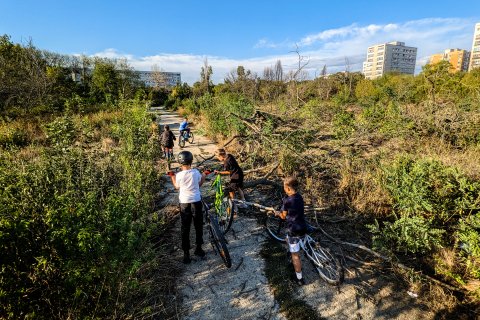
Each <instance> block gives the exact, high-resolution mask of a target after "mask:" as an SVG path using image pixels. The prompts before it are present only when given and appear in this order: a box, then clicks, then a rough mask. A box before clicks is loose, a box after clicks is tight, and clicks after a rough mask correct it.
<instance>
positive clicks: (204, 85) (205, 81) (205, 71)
mask: <svg viewBox="0 0 480 320" xmlns="http://www.w3.org/2000/svg"><path fill="white" fill-rule="evenodd" d="M212 73H213V71H212V66H210V65H208V59H207V58H205V60H204V61H203V67H202V69H201V70H200V89H201V91H202V93H203V94H205V93H210V92H211V91H212V87H213V82H212Z"/></svg>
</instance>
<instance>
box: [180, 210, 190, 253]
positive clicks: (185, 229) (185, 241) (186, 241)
mask: <svg viewBox="0 0 480 320" xmlns="http://www.w3.org/2000/svg"><path fill="white" fill-rule="evenodd" d="M180 217H181V219H182V227H181V232H182V249H183V251H184V252H188V250H190V225H191V224H192V210H191V204H190V203H181V204H180Z"/></svg>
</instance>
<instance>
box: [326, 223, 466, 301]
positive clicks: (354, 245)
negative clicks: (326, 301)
mask: <svg viewBox="0 0 480 320" xmlns="http://www.w3.org/2000/svg"><path fill="white" fill-rule="evenodd" d="M317 228H318V229H319V230H320V231H321V232H322V233H323V234H324V235H325V236H326V237H327V238H329V239H330V240H332V241H334V242H336V243H339V244H343V245H347V246H351V247H354V248H358V249H361V250H363V251H365V252H368V253H370V254H371V255H373V256H375V257H377V258H379V259H381V260H383V261H386V262H389V263H391V264H392V265H393V266H395V267H397V268H399V269H402V270H404V271H407V272H414V273H416V274H417V275H419V276H420V277H423V278H425V279H428V280H430V281H432V282H435V283H436V284H438V285H440V286H442V287H444V288H447V289H449V290H452V291H457V292H464V290H463V289H461V288H456V287H454V286H452V285H449V284H448V283H445V282H442V281H440V280H437V279H435V278H433V277H431V276H429V275H426V274H423V273H421V272H420V271H416V270H414V269H413V268H410V267H407V266H406V265H404V264H403V263H400V262H395V261H393V260H392V258H390V257H387V256H384V255H382V254H380V253H378V252H376V251H373V250H372V249H370V248H367V247H366V246H364V245H361V244H357V243H351V242H346V241H341V240H338V239H335V238H334V237H332V236H331V235H329V234H328V233H326V232H325V230H323V229H322V228H321V227H319V226H317Z"/></svg>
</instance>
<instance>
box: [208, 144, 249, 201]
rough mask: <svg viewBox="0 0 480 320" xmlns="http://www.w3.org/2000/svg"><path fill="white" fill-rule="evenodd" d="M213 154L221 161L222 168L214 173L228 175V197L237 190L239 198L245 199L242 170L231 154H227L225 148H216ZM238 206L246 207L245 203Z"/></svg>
mask: <svg viewBox="0 0 480 320" xmlns="http://www.w3.org/2000/svg"><path fill="white" fill-rule="evenodd" d="M215 155H216V157H217V159H218V160H220V161H222V162H223V170H224V171H217V170H215V173H216V174H224V175H227V174H228V175H230V183H229V185H228V188H227V189H228V192H229V194H230V198H231V199H234V197H235V192H238V195H239V196H240V200H242V201H245V194H244V193H243V190H242V189H243V170H242V168H240V166H239V165H238V162H237V160H235V158H234V157H233V156H232V155H231V154H227V152H226V151H225V149H218V150H217V152H215ZM239 206H240V207H242V208H244V207H246V205H245V204H243V203H242V204H241V205H239Z"/></svg>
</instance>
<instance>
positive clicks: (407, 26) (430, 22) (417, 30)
mask: <svg viewBox="0 0 480 320" xmlns="http://www.w3.org/2000/svg"><path fill="white" fill-rule="evenodd" d="M474 24H475V21H472V20H470V19H457V18H428V19H421V20H413V21H407V22H403V23H388V24H370V25H365V26H360V25H357V24H352V25H349V26H344V27H340V28H336V29H328V30H323V31H320V32H318V33H315V34H310V35H306V36H304V37H302V38H300V39H298V40H297V41H287V40H285V41H283V42H280V43H274V42H272V41H270V40H268V39H267V38H262V39H260V40H258V42H257V43H256V44H255V47H256V48H264V49H265V50H266V49H272V50H273V49H275V50H276V51H277V52H278V50H279V49H281V48H284V49H285V54H283V55H275V54H271V55H267V56H260V57H252V58H249V59H233V58H228V57H219V56H214V55H193V54H168V53H161V54H157V55H153V56H145V57H135V56H133V55H130V54H124V53H120V52H118V51H116V50H115V49H106V50H104V51H102V52H99V53H96V54H95V55H96V56H102V57H109V58H126V59H128V61H129V62H130V63H131V65H132V66H133V67H134V68H136V69H137V70H151V68H152V66H153V65H155V64H156V65H158V66H159V67H160V68H162V69H163V70H166V71H174V72H181V73H182V81H185V82H188V83H190V84H192V83H193V82H195V81H197V80H198V79H199V77H200V68H201V67H202V65H203V61H204V59H205V58H207V59H208V62H209V64H210V65H211V66H212V68H213V79H214V81H215V82H216V83H218V82H222V81H223V79H224V77H225V75H226V74H227V73H228V72H229V71H230V70H232V69H234V68H236V67H237V66H239V65H243V66H244V67H245V68H247V69H250V70H252V71H254V72H257V73H258V74H259V75H261V74H262V73H263V69H264V68H265V67H268V66H272V65H273V64H275V62H276V61H277V60H278V59H280V60H281V61H282V64H283V66H284V69H285V70H286V71H288V70H291V69H294V68H295V67H296V64H297V55H296V54H295V53H292V52H291V51H292V50H294V48H295V44H297V45H298V47H299V50H300V52H301V54H302V56H306V57H308V58H309V64H308V66H307V68H306V69H307V70H308V71H309V72H310V75H311V76H314V75H315V73H316V72H319V70H321V69H322V68H323V66H324V65H327V69H328V72H337V71H341V70H345V67H346V65H347V64H348V65H349V68H350V70H352V71H359V70H361V66H362V62H363V60H364V59H365V56H366V50H367V47H369V46H371V45H374V44H377V43H384V42H389V41H402V42H405V43H406V45H409V46H414V47H417V48H418V56H417V71H418V70H419V69H420V68H421V66H422V65H423V64H425V63H426V61H427V59H428V56H429V55H431V54H433V53H436V52H441V51H443V50H445V49H447V48H454V47H455V48H457V47H458V48H464V49H468V50H470V46H471V41H472V36H473V28H474ZM346 60H348V62H346Z"/></svg>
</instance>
